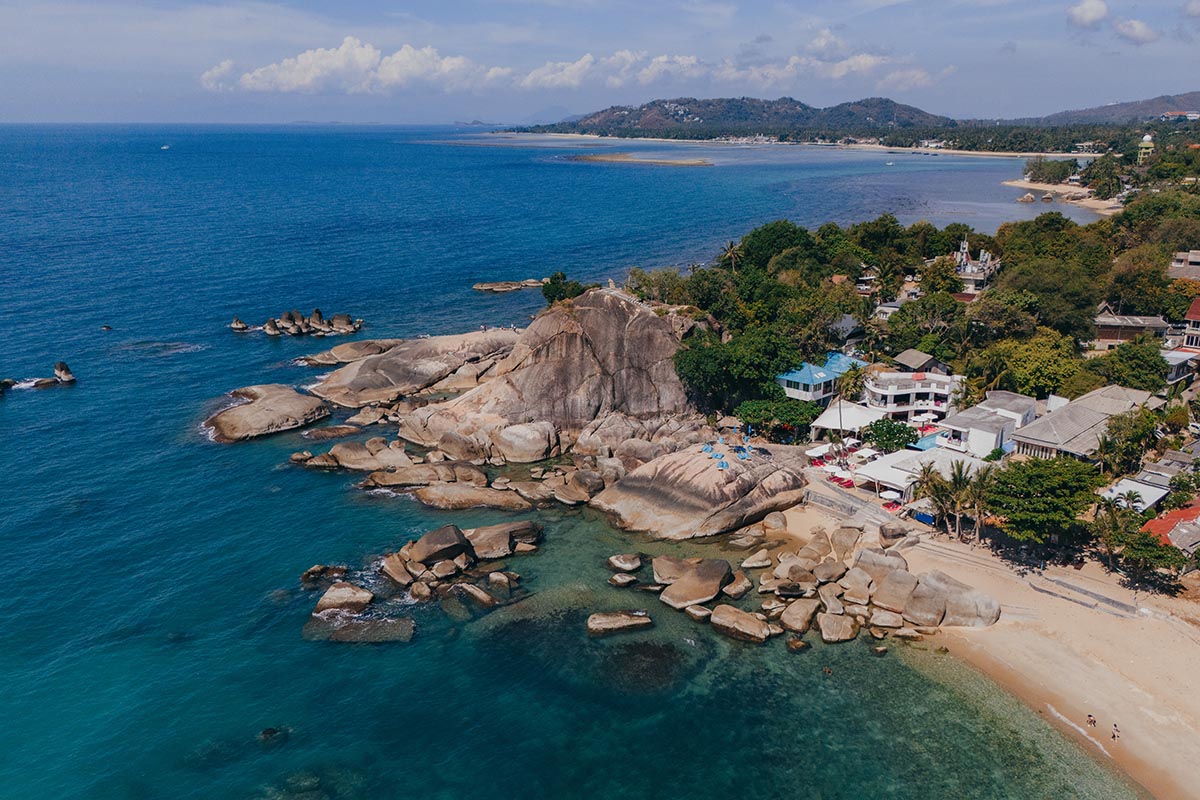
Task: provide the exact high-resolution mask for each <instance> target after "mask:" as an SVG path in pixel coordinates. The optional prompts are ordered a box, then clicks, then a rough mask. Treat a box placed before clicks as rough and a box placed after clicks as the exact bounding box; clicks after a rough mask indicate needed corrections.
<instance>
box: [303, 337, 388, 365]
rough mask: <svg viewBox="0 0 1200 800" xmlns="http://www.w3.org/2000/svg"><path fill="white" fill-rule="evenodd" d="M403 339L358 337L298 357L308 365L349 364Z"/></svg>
mask: <svg viewBox="0 0 1200 800" xmlns="http://www.w3.org/2000/svg"><path fill="white" fill-rule="evenodd" d="M403 341H404V340H403V339H358V340H357V341H353V342H343V343H342V344H339V345H337V346H336V347H332V348H330V349H329V350H326V351H324V352H321V353H314V354H313V355H309V356H302V357H301V358H300V360H301V361H303V362H304V363H305V364H307V365H309V366H310V367H330V366H333V365H335V364H349V363H350V362H351V361H358V360H359V359H360V358H366V357H367V356H377V355H379V354H380V353H386V352H387V351H388V350H391V349H392V348H393V347H395V346H396V345H398V344H400V343H401V342H403Z"/></svg>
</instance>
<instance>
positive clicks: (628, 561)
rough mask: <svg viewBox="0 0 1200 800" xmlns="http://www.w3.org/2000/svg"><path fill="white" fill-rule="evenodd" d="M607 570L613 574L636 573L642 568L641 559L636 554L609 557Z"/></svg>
mask: <svg viewBox="0 0 1200 800" xmlns="http://www.w3.org/2000/svg"><path fill="white" fill-rule="evenodd" d="M608 568H609V569H611V570H613V571H614V572H637V571H638V570H639V569H641V568H642V557H641V556H639V555H638V554H637V553H618V554H617V555H615V556H609V558H608Z"/></svg>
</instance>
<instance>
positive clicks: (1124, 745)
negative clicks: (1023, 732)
mask: <svg viewBox="0 0 1200 800" xmlns="http://www.w3.org/2000/svg"><path fill="white" fill-rule="evenodd" d="M904 555H905V558H907V559H908V561H909V565H910V567H911V569H912V571H913V572H924V571H927V570H931V569H941V570H943V571H944V572H947V573H949V574H951V575H953V576H954V577H955V578H958V579H959V580H962V581H964V582H965V583H969V584H971V585H973V586H975V587H977V588H979V589H981V590H983V591H985V592H987V593H989V594H991V595H992V596H994V597H996V598H997V599H999V600H1000V601H1001V603H1002V605H1003V612H1002V614H1001V617H1000V621H999V623H997V624H996V625H995V626H994V627H991V628H985V629H971V628H944V629H943V630H942V632H941V633H939V634H938V636H937V637H936V638H937V641H938V643H939V644H942V645H945V646H946V647H948V648H949V650H950V652H951V653H952V654H953V655H955V656H957V657H959V658H962V659H964V660H966V661H967V662H968V663H970V664H972V665H973V666H975V667H976V668H978V669H979V670H981V671H982V672H984V673H985V674H986V675H988V676H989V677H991V678H992V679H993V680H995V681H996V682H997V683H999V684H1000V685H1001V686H1003V687H1004V688H1005V689H1007V690H1008V691H1010V692H1011V693H1013V694H1014V695H1015V696H1017V697H1019V698H1020V699H1021V700H1022V701H1024V702H1025V703H1026V704H1027V705H1029V706H1030V707H1031V708H1033V709H1034V710H1036V711H1037V712H1038V713H1040V714H1043V715H1044V716H1045V717H1046V719H1047V721H1048V722H1050V723H1051V724H1053V725H1055V726H1056V727H1057V728H1059V729H1060V730H1061V731H1063V732H1064V733H1065V734H1067V735H1068V736H1070V737H1072V738H1074V739H1075V740H1077V741H1078V742H1080V743H1081V744H1082V745H1084V746H1085V748H1087V749H1088V750H1090V751H1091V752H1093V753H1094V754H1095V755H1096V756H1097V757H1098V758H1101V759H1104V760H1108V761H1111V762H1112V763H1113V764H1114V765H1115V766H1116V767H1118V768H1119V769H1120V770H1122V771H1123V772H1125V773H1126V774H1127V775H1129V776H1130V777H1131V778H1133V780H1135V781H1137V782H1138V783H1139V784H1141V785H1142V786H1143V787H1145V788H1146V789H1147V790H1148V791H1149V792H1150V793H1152V794H1153V795H1154V797H1156V798H1159V799H1160V800H1174V799H1175V798H1179V799H1180V800H1182V798H1194V797H1196V796H1197V787H1196V775H1197V764H1200V672H1197V670H1196V665H1197V664H1200V628H1198V627H1197V626H1196V624H1195V621H1196V620H1195V615H1196V608H1195V604H1194V603H1193V602H1191V601H1188V600H1182V599H1174V598H1161V597H1156V596H1148V595H1146V594H1136V595H1135V594H1134V593H1133V592H1131V591H1129V590H1127V589H1124V588H1122V587H1121V586H1119V585H1118V584H1117V582H1116V580H1114V579H1113V578H1112V577H1110V576H1108V575H1106V574H1105V573H1104V572H1103V570H1102V569H1101V568H1100V567H1099V565H1097V564H1095V563H1088V564H1087V565H1086V566H1085V567H1084V568H1083V569H1082V570H1079V571H1077V570H1074V569H1070V568H1059V567H1050V568H1048V569H1047V570H1046V571H1044V572H1041V573H1034V574H1031V575H1028V576H1021V575H1018V574H1017V573H1016V572H1015V571H1014V570H1013V569H1012V568H1011V567H1009V566H1008V565H1007V564H1005V563H1004V562H1003V561H1001V560H999V559H998V558H996V557H994V556H993V555H991V553H990V552H989V551H987V550H986V549H984V548H975V549H973V548H971V547H968V546H966V545H961V544H957V543H952V542H948V541H944V540H939V541H929V540H927V539H926V540H924V541H922V543H921V544H920V545H918V546H917V547H915V548H911V549H908V550H905V551H904ZM1081 590H1082V591H1081ZM1087 593H1091V594H1090V595H1089V594H1087ZM1100 598H1104V599H1100ZM1107 601H1112V602H1113V603H1115V604H1114V605H1110V604H1109V602H1107ZM1122 606H1125V608H1123V607H1122ZM1088 714H1093V715H1094V716H1095V717H1096V719H1097V725H1096V727H1094V728H1091V727H1088V725H1087V715H1088ZM1114 723H1115V724H1117V725H1118V726H1119V727H1120V738H1119V739H1117V740H1115V741H1114V740H1113V739H1112V730H1113V724H1114Z"/></svg>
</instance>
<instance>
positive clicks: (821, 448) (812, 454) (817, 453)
mask: <svg viewBox="0 0 1200 800" xmlns="http://www.w3.org/2000/svg"><path fill="white" fill-rule="evenodd" d="M832 447H833V445H831V444H822V445H817V446H816V447H813V448H810V449H808V450H805V451H804V455H806V456H808V457H809V458H820V457H821V456H823V455H825V454H826V453H828V452H829V450H830V448H832Z"/></svg>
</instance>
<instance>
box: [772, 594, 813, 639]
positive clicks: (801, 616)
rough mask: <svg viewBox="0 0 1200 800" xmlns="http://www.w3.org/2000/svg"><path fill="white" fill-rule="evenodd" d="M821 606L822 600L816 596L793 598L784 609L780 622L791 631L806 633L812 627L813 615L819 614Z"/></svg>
mask: <svg viewBox="0 0 1200 800" xmlns="http://www.w3.org/2000/svg"><path fill="white" fill-rule="evenodd" d="M820 608H821V601H820V600H817V599H815V598H813V599H804V598H800V599H799V600H793V601H792V602H791V603H789V604H788V607H787V608H785V609H784V610H783V616H781V617H780V618H779V624H780V625H782V626H783V627H784V628H786V629H787V630H789V631H795V632H796V633H806V632H807V631H808V629H809V628H810V627H812V621H813V617H815V616H816V615H817V611H818V610H819V609H820Z"/></svg>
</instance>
